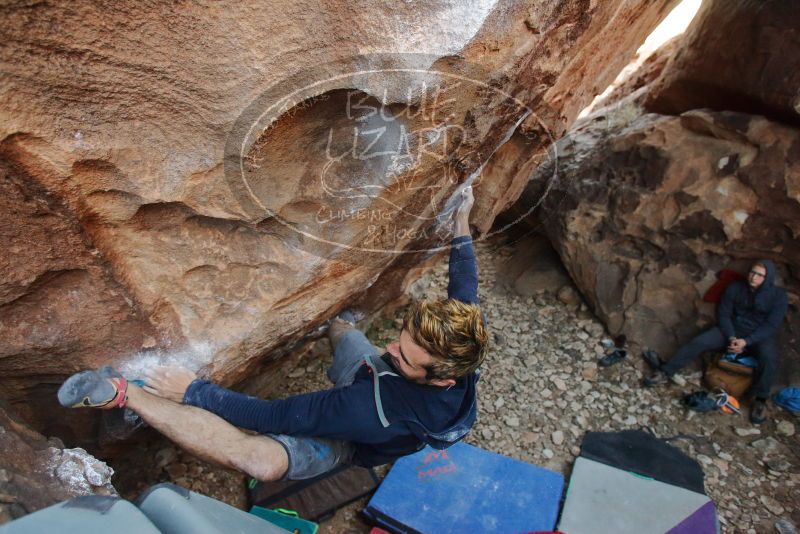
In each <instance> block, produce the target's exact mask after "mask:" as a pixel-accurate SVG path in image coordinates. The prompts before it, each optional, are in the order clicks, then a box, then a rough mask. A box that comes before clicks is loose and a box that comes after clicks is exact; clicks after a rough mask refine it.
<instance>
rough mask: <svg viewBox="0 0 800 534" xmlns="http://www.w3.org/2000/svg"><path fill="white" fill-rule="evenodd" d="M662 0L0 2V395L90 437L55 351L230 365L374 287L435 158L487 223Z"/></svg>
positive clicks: (378, 293) (406, 228)
mask: <svg viewBox="0 0 800 534" xmlns="http://www.w3.org/2000/svg"><path fill="white" fill-rule="evenodd" d="M674 3H675V2H672V1H668V2H653V3H650V2H638V1H633V0H609V1H602V2H600V1H590V0H569V1H567V2H562V1H555V0H553V1H547V2H533V1H529V2H524V1H511V0H509V1H502V2H494V1H490V0H486V1H481V2H477V3H476V2H433V3H426V4H425V5H424V6H423V5H419V4H413V5H412V4H407V3H400V4H398V3H395V2H377V3H375V2H372V3H369V4H362V3H358V2H344V3H341V2H340V3H335V4H326V5H316V4H313V5H312V4H308V3H303V2H301V3H297V2H281V1H278V2H271V3H269V4H262V3H244V4H242V3H223V4H214V5H198V4H159V5H157V6H151V7H150V8H148V9H142V8H141V7H140V6H139V5H138V4H136V3H133V2H117V3H115V4H114V6H113V7H111V6H106V7H102V6H99V5H91V4H83V3H82V4H74V5H67V4H30V3H28V2H11V3H7V4H6V5H4V6H3V8H2V12H3V17H2V19H1V20H2V22H0V34H2V36H3V45H2V47H0V61H2V64H3V72H4V82H5V83H3V84H2V86H0V102H2V105H0V119H2V120H0V160H2V161H0V182H1V183H2V187H3V190H4V192H5V194H4V195H3V196H2V201H0V202H2V203H3V209H2V210H0V232H2V235H3V238H4V242H6V243H8V244H9V245H8V247H7V250H8V251H9V254H6V255H4V256H3V258H2V259H0V331H1V332H2V336H3V343H2V349H0V395H2V396H3V397H5V398H7V399H9V400H10V401H11V402H12V403H14V405H15V407H16V408H17V409H18V410H19V412H20V413H21V415H23V416H24V417H25V418H26V420H28V421H30V422H31V423H32V424H34V426H35V427H36V428H37V429H39V430H44V431H46V432H47V433H50V431H54V432H57V433H58V434H59V435H60V436H62V437H64V439H66V440H68V441H69V442H70V443H93V442H95V438H96V434H95V432H96V431H95V430H93V429H91V428H90V427H89V425H90V424H91V421H83V422H80V423H79V422H78V421H77V420H76V419H75V418H76V417H78V416H77V415H75V414H69V415H65V413H64V411H63V410H58V409H55V408H54V395H53V392H54V390H55V388H56V387H57V385H58V384H59V383H60V381H61V380H63V378H64V377H65V376H67V375H68V374H70V373H72V372H74V371H75V370H78V369H81V368H86V367H96V366H98V365H101V364H114V365H117V366H120V367H122V368H123V370H125V371H126V372H128V373H129V374H133V375H135V374H137V373H139V372H140V371H141V370H142V368H143V367H144V366H145V365H149V364H150V363H154V362H163V361H171V362H174V363H183V364H186V365H189V366H191V367H194V368H203V369H204V371H205V372H206V373H208V374H210V375H212V376H213V377H214V378H215V379H217V380H219V381H221V382H222V383H223V384H231V383H234V382H238V381H240V380H242V379H243V378H244V377H246V376H248V375H250V374H252V373H253V371H254V370H255V369H256V368H257V367H258V366H259V365H262V364H264V363H265V362H269V361H271V360H274V359H276V358H278V357H280V355H282V354H284V353H285V352H287V351H288V350H290V349H291V348H292V347H293V346H296V344H297V343H299V342H302V340H303V339H304V337H305V336H307V335H309V334H310V333H313V331H314V330H315V329H316V328H317V327H319V326H320V325H322V324H323V323H324V321H325V320H327V319H328V318H329V317H330V316H331V315H333V314H334V313H336V312H337V311H338V310H339V309H341V308H342V307H344V306H346V305H349V304H353V303H359V302H360V304H361V306H362V307H364V308H366V309H367V310H368V311H369V310H374V309H376V308H378V307H380V306H381V305H382V304H383V303H385V302H387V301H388V300H390V299H392V298H393V297H395V296H396V295H398V294H399V292H400V291H401V289H402V287H403V286H404V285H407V284H408V283H409V282H410V281H412V280H413V279H414V277H415V276H418V275H419V272H420V271H419V270H418V269H416V268H417V267H418V266H419V265H420V264H422V263H424V262H425V261H427V260H429V259H432V257H433V256H435V255H436V253H438V249H437V248H436V247H437V246H438V245H440V244H443V243H444V244H446V242H447V235H448V229H447V226H446V224H444V222H443V221H444V220H446V218H447V213H448V210H451V209H452V207H453V202H452V199H453V198H455V195H457V193H458V186H459V184H463V183H467V182H469V183H473V184H474V185H475V189H476V197H477V198H478V201H477V206H476V209H475V210H474V213H475V222H476V224H478V225H479V226H481V227H482V228H484V229H485V228H488V227H489V226H491V223H492V221H493V219H494V218H495V216H496V214H497V213H499V212H500V211H501V210H502V209H504V208H505V207H507V206H508V205H510V204H511V203H512V202H513V201H514V200H515V198H516V196H517V195H519V193H520V192H521V191H522V189H523V187H524V185H525V184H526V183H527V180H528V178H529V176H530V171H531V169H532V165H533V164H534V163H535V162H536V157H537V155H539V154H541V153H542V151H543V149H545V148H546V147H547V146H549V144H550V143H551V141H552V139H555V138H558V137H560V136H561V135H562V134H563V132H565V131H566V129H567V128H568V127H569V126H570V125H571V123H572V122H573V121H574V119H575V117H576V116H577V114H578V112H579V111H580V109H582V108H583V107H584V106H585V105H586V104H588V103H589V102H590V101H591V99H592V98H593V97H594V95H595V94H597V93H598V92H599V91H600V89H601V88H602V87H605V86H606V85H607V84H608V83H609V82H610V81H611V80H612V79H613V78H614V76H615V75H616V74H617V72H618V71H619V70H620V69H621V68H622V66H624V65H625V64H626V63H627V61H628V59H629V58H630V57H631V55H632V53H633V51H634V50H635V49H636V47H637V46H638V45H639V44H640V43H641V42H642V41H643V40H644V38H645V36H646V35H647V34H648V33H649V31H650V30H651V29H652V28H653V27H655V25H656V24H657V23H658V22H659V21H660V20H661V19H662V18H663V17H664V16H665V15H666V13H667V12H668V11H669V9H670V7H671V6H672V5H674ZM621 28H622V29H623V30H621ZM387 50H388V51H389V52H391V53H387ZM431 73H433V74H431ZM507 141H508V142H507ZM493 154H494V157H492V158H491V159H492V162H493V163H491V166H485V164H486V162H487V161H488V160H489V159H490V157H491V156H492V155H493ZM482 170H485V171H486V172H485V174H483V175H482V174H481V171H482ZM84 417H89V416H88V415H84Z"/></svg>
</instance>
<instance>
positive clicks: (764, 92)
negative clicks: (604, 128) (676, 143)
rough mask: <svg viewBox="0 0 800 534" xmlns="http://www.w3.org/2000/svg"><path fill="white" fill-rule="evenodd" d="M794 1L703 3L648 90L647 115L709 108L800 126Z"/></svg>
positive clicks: (799, 18)
mask: <svg viewBox="0 0 800 534" xmlns="http://www.w3.org/2000/svg"><path fill="white" fill-rule="evenodd" d="M798 88H800V12H798V6H797V3H796V2H782V1H777V2H756V1H751V0H737V1H736V2H730V1H728V0H705V1H704V2H703V4H702V5H701V7H700V9H699V11H698V12H697V15H696V16H695V18H694V20H693V21H692V24H691V26H690V28H689V29H688V30H687V32H686V35H685V36H684V37H683V38H682V39H681V44H680V47H679V50H678V52H677V53H676V54H674V55H673V56H672V57H671V58H670V61H669V64H668V65H667V66H666V67H665V70H664V75H663V76H661V77H660V78H659V80H658V82H657V83H656V84H654V85H653V86H652V87H651V88H650V91H649V93H648V98H647V102H646V107H647V109H648V110H650V111H654V112H657V113H664V114H670V115H674V114H678V113H682V112H684V111H688V110H690V109H698V108H711V109H715V110H734V111H743V112H745V113H751V114H757V115H765V116H768V117H770V118H771V119H773V120H777V121H780V122H787V123H791V124H794V125H795V126H797V125H800V90H798Z"/></svg>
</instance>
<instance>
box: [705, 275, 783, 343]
mask: <svg viewBox="0 0 800 534" xmlns="http://www.w3.org/2000/svg"><path fill="white" fill-rule="evenodd" d="M758 263H760V264H761V265H763V266H764V269H765V271H766V276H765V277H764V280H763V282H762V283H761V285H760V286H759V287H758V289H755V290H754V289H751V288H750V286H749V285H748V283H747V282H744V281H737V282H733V283H732V284H731V285H729V286H728V287H727V288H726V289H725V292H724V293H723V294H722V298H721V299H720V301H719V304H718V306H717V324H718V325H719V328H720V330H722V333H723V334H724V335H725V337H727V338H729V339H730V338H734V337H740V338H743V339H744V340H745V342H746V343H747V344H748V345H754V344H756V343H760V342H762V341H764V340H765V339H767V338H770V337H773V336H775V334H777V332H778V329H779V328H780V326H781V322H783V318H784V316H785V315H786V310H787V306H788V302H787V298H786V292H785V291H784V290H783V289H782V288H780V287H777V286H776V285H775V276H776V272H775V264H774V263H773V262H771V261H770V260H760V261H759V262H758Z"/></svg>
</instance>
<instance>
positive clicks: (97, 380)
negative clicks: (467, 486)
mask: <svg viewBox="0 0 800 534" xmlns="http://www.w3.org/2000/svg"><path fill="white" fill-rule="evenodd" d="M461 195H462V199H461V204H460V206H459V207H458V209H457V210H456V211H455V220H454V222H455V231H454V238H453V240H452V243H451V250H450V267H449V276H450V281H449V286H448V299H446V300H440V301H425V300H423V301H420V302H415V303H413V304H411V306H410V307H409V309H408V311H407V312H406V315H405V318H404V321H403V327H402V329H401V330H400V335H399V337H398V339H397V340H396V341H394V342H393V343H390V344H389V345H388V346H387V347H386V350H385V351H383V353H382V352H381V351H379V350H378V349H377V348H376V347H374V346H373V345H372V344H371V343H370V342H369V341H368V340H367V338H366V336H364V334H362V333H361V332H360V331H358V330H356V329H355V328H354V326H353V323H354V320H355V314H353V313H352V312H346V313H343V314H340V316H339V317H338V318H337V319H335V320H333V321H332V324H331V325H330V328H329V331H328V335H329V337H330V339H331V346H332V347H333V348H334V359H333V364H332V366H331V368H330V369H329V370H328V377H329V378H330V379H331V381H332V382H333V383H334V384H335V387H334V388H332V389H329V390H325V391H318V392H314V393H308V394H305V395H297V396H293V397H289V398H287V399H283V400H273V401H267V400H260V399H256V398H254V397H249V396H246V395H243V394H240V393H235V392H233V391H230V390H228V389H224V388H222V387H220V386H217V385H215V384H212V383H211V382H208V381H206V380H202V379H199V378H197V376H196V375H195V374H194V373H193V372H192V371H190V370H188V369H185V368H181V367H159V368H156V369H153V370H151V371H150V373H149V374H148V376H147V380H146V385H145V386H144V387H143V388H140V387H139V386H138V385H136V384H134V383H131V382H128V381H126V379H125V378H124V377H122V376H121V375H120V374H119V373H117V372H115V371H114V370H113V369H111V368H103V369H100V370H97V371H91V370H90V371H83V372H81V373H78V374H76V375H73V376H72V377H70V378H69V379H68V380H67V381H66V382H65V383H64V384H63V385H62V387H61V389H60V390H59V401H60V402H61V404H62V405H64V406H69V407H83V406H89V407H97V408H105V409H110V408H115V407H127V408H130V409H131V410H133V411H134V412H136V413H138V414H139V415H140V416H141V417H142V418H143V419H144V420H145V421H146V422H147V423H149V424H150V425H151V426H152V427H153V428H155V429H156V430H158V431H160V432H161V433H163V434H164V435H165V436H166V437H168V438H169V439H171V440H172V441H174V442H176V443H177V444H179V445H180V446H182V447H184V448H185V449H187V450H188V451H189V452H191V453H193V454H195V455H197V456H199V457H201V458H204V459H207V460H209V461H212V462H215V463H218V464H222V465H224V466H227V467H232V468H235V469H239V470H241V471H244V472H245V473H247V474H249V475H250V476H252V477H253V478H256V479H258V480H265V481H266V480H279V479H289V480H299V479H306V478H312V477H315V476H317V475H319V474H321V473H324V472H326V471H328V470H330V469H333V468H334V467H336V466H337V465H339V464H342V463H353V464H356V465H362V466H375V465H381V464H384V463H387V462H390V461H393V460H394V459H396V458H398V457H400V456H404V455H407V454H410V453H413V452H416V451H418V450H420V449H421V448H423V447H424V446H425V445H426V444H428V445H431V446H432V447H435V448H439V449H443V448H445V447H448V446H449V445H452V444H453V443H455V442H456V441H458V440H460V439H462V438H463V437H464V436H465V435H466V433H467V432H468V431H469V429H470V428H471V427H472V425H473V424H474V423H475V419H476V417H477V404H476V398H477V391H476V387H477V381H478V374H479V371H478V367H479V366H480V364H481V363H482V361H483V359H484V357H485V355H486V351H487V340H488V334H487V330H486V328H485V326H484V319H483V317H482V314H481V311H480V308H479V307H478V272H477V262H476V259H475V254H474V250H473V247H472V239H471V236H470V230H469V213H470V210H471V208H472V204H473V202H474V198H473V194H472V189H471V187H467V188H466V189H465V190H464V191H463V192H462V193H461ZM237 427H241V428H243V429H247V430H251V431H255V432H257V433H258V434H250V433H246V432H243V431H242V430H240V429H239V428H237Z"/></svg>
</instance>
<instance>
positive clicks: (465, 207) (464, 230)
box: [453, 185, 475, 237]
mask: <svg viewBox="0 0 800 534" xmlns="http://www.w3.org/2000/svg"><path fill="white" fill-rule="evenodd" d="M474 203H475V196H474V195H473V193H472V186H469V185H468V186H467V187H465V188H464V190H463V191H461V204H459V206H458V208H457V209H456V215H455V233H454V235H453V237H459V236H463V235H470V231H469V213H470V211H472V205H473V204H474Z"/></svg>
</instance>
